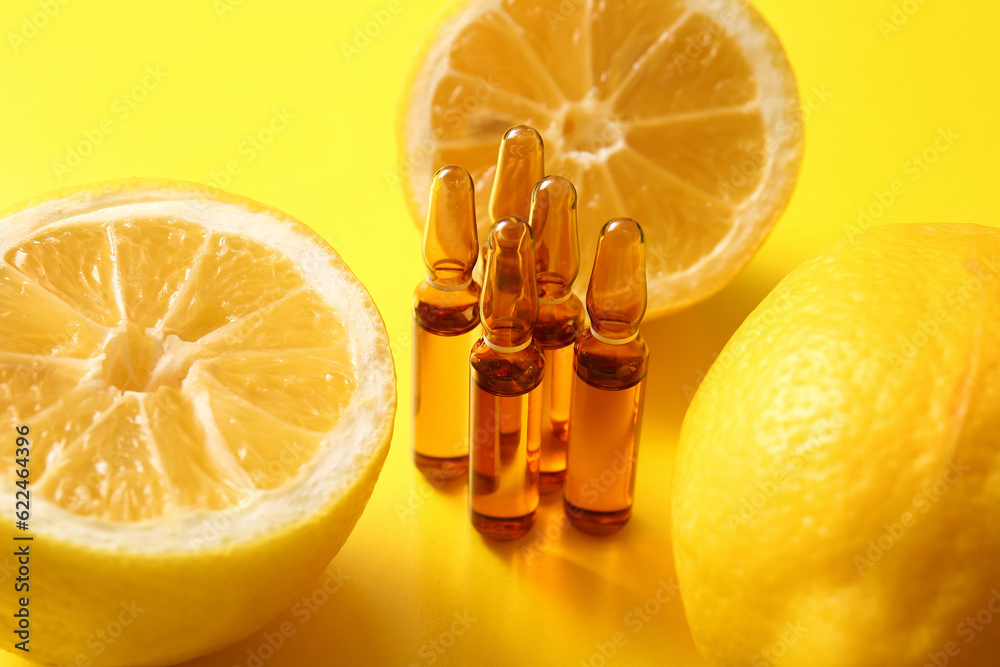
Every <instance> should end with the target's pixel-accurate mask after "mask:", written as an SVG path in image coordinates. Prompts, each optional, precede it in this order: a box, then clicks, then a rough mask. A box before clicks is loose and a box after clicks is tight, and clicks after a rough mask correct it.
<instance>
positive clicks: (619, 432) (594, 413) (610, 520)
mask: <svg viewBox="0 0 1000 667" xmlns="http://www.w3.org/2000/svg"><path fill="white" fill-rule="evenodd" d="M577 347H578V349H579V350H580V351H579V353H578V354H577V360H576V364H575V368H574V371H575V373H574V376H575V378H574V386H573V392H574V396H573V406H572V412H571V414H570V420H571V421H572V424H573V427H572V429H573V442H572V447H570V450H569V458H568V461H567V467H568V470H569V475H568V477H567V480H566V486H565V496H564V505H565V508H566V514H567V516H569V518H570V520H571V521H572V523H573V525H575V526H576V527H577V528H580V529H582V530H584V531H586V532H588V533H594V534H607V533H613V532H615V531H617V530H618V529H620V528H621V527H622V526H624V525H625V523H626V522H627V521H628V520H629V517H630V516H631V515H632V501H633V498H632V496H633V493H634V489H635V471H636V459H637V457H638V450H639V434H640V430H641V426H642V406H643V403H644V397H645V391H646V370H647V367H648V358H649V352H648V349H647V348H646V344H645V342H644V341H643V340H642V339H636V340H634V341H633V342H631V343H629V344H628V345H626V346H620V347H618V346H611V345H606V344H604V343H601V342H600V341H598V340H596V339H595V338H594V336H593V334H592V333H591V332H589V331H587V332H584V333H583V334H582V335H581V336H580V339H579V341H578V342H577ZM621 368H626V369H628V372H627V373H626V374H624V375H621V376H618V375H616V370H617V369H621Z"/></svg>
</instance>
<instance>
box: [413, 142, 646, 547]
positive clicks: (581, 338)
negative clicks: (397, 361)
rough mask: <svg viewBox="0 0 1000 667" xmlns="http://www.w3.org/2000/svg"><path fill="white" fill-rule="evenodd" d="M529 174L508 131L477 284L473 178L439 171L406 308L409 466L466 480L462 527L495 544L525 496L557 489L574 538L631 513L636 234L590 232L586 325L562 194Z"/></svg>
mask: <svg viewBox="0 0 1000 667" xmlns="http://www.w3.org/2000/svg"><path fill="white" fill-rule="evenodd" d="M543 176H544V153H543V146H542V140H541V137H540V136H539V135H538V133H537V132H536V131H535V130H534V129H532V128H530V127H527V126H524V125H520V126H517V127H514V128H511V129H510V130H508V131H507V133H506V134H505V135H504V137H503V139H502V141H501V143H500V153H499V157H498V160H497V169H496V175H495V178H494V183H493V191H492V193H491V196H490V203H489V214H490V219H491V220H492V221H494V223H493V226H492V227H491V228H490V231H489V239H488V243H487V246H486V253H485V268H484V270H483V274H482V287H481V288H480V285H479V284H478V283H477V282H476V280H475V279H474V277H473V271H474V269H475V265H476V262H477V259H478V258H479V239H478V234H477V229H476V212H475V211H476V206H475V189H474V184H473V181H472V178H471V177H470V176H469V174H468V172H466V171H465V170H464V169H462V168H461V167H457V166H446V167H443V168H442V169H440V170H439V171H438V172H437V174H436V175H435V176H434V179H433V181H432V183H431V188H430V198H429V204H428V210H427V225H426V227H425V229H424V241H423V257H424V264H425V265H426V269H427V279H426V280H425V281H424V282H422V283H421V284H420V285H419V286H418V287H417V289H416V291H415V293H414V300H413V301H414V320H415V325H414V332H415V335H414V368H413V373H414V375H413V377H414V397H413V401H414V407H413V456H414V460H415V462H416V465H417V467H418V468H420V469H421V470H422V471H423V472H424V473H425V474H428V475H429V476H431V477H432V478H434V477H436V478H437V479H454V478H458V477H460V476H463V475H465V474H468V475H469V513H470V516H471V519H472V524H473V525H474V526H475V528H476V529H477V530H478V531H479V532H480V533H482V534H483V535H484V536H486V537H488V538H490V539H496V540H510V539H516V538H518V537H520V536H522V535H524V534H525V533H527V532H528V531H529V530H531V527H532V526H533V525H534V522H535V514H536V511H537V509H538V502H539V494H540V493H548V492H554V491H558V490H559V489H560V488H561V487H565V488H564V495H563V507H564V509H565V512H566V515H567V517H568V518H569V520H570V521H571V522H572V524H573V525H574V526H576V527H577V528H579V529H581V530H584V531H586V532H589V533H596V534H606V533H612V532H614V531H616V530H618V529H619V528H621V527H622V526H623V525H625V523H626V522H627V521H628V519H629V517H630V516H631V513H632V496H633V491H634V487H635V467H636V455H637V449H638V444H639V427H640V424H641V421H642V406H643V397H644V394H645V376H646V369H647V366H648V361H649V351H648V348H647V347H646V343H645V341H644V340H643V339H642V337H641V336H639V322H640V320H641V319H642V316H643V313H644V312H645V309H646V273H645V256H644V245H643V236H642V230H641V229H640V227H639V225H638V224H636V222H635V221H634V220H631V219H629V218H616V219H614V220H611V221H610V222H608V223H607V224H606V225H604V228H603V229H602V230H601V234H600V238H599V240H598V243H597V255H596V258H595V260H594V267H593V271H592V273H591V277H590V285H589V289H588V291H587V314H588V315H589V320H590V326H589V328H587V326H586V322H585V318H584V312H583V310H584V309H583V304H582V303H581V302H580V299H579V298H578V297H577V296H575V295H574V294H573V281H574V280H575V279H576V276H577V273H578V271H579V265H580V252H579V241H578V238H577V220H576V190H575V188H574V187H573V184H572V183H570V182H569V181H568V180H566V179H565V178H562V177H560V176H544V177H543ZM480 325H482V326H481V328H480Z"/></svg>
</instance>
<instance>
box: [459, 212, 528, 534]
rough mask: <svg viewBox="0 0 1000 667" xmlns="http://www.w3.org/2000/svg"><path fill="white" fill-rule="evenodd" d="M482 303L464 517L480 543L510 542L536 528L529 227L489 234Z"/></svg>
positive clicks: (518, 224) (507, 226)
mask: <svg viewBox="0 0 1000 667" xmlns="http://www.w3.org/2000/svg"><path fill="white" fill-rule="evenodd" d="M487 250H488V252H487V260H486V270H485V278H484V280H483V291H482V297H481V299H480V313H481V315H482V323H483V336H482V338H480V339H479V340H478V341H477V342H476V344H475V345H474V346H473V348H472V355H471V358H470V361H469V363H470V366H471V368H472V378H471V382H470V394H471V398H470V414H469V441H470V458H471V462H470V466H469V514H470V517H471V519H472V525H473V526H475V527H476V530H478V531H479V532H480V533H482V534H483V535H484V536H485V537H488V538H490V539H494V540H513V539H516V538H518V537H521V536H522V535H524V534H525V533H527V532H528V531H529V530H531V527H532V525H534V523H535V513H536V511H537V509H538V454H539V444H540V437H541V411H542V401H541V399H542V393H541V382H542V375H543V371H544V365H545V361H544V356H543V354H542V351H541V349H539V347H538V345H537V344H536V343H535V342H534V340H533V339H532V328H533V327H534V325H535V321H536V319H537V317H538V291H537V287H536V285H535V257H534V255H535V253H534V247H533V240H532V238H531V228H530V227H528V224H527V223H526V222H524V221H523V220H520V219H518V218H502V219H500V220H498V221H497V222H496V223H495V224H494V225H493V227H492V228H491V229H490V233H489V240H488V243H487Z"/></svg>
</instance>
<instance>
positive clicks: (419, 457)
mask: <svg viewBox="0 0 1000 667" xmlns="http://www.w3.org/2000/svg"><path fill="white" fill-rule="evenodd" d="M478 254H479V237H478V233H477V231H476V205H475V190H474V185H473V182H472V177H471V176H469V173H468V172H467V171H465V170H464V169H462V168H461V167H456V166H447V167H442V168H441V169H440V170H439V171H438V172H437V174H435V175H434V179H433V180H432V181H431V191H430V199H429V205H428V208H427V224H426V226H425V227H424V240H423V258H424V266H425V268H426V271H427V277H426V279H425V280H424V281H423V282H421V283H420V285H418V286H417V288H416V290H415V291H414V293H413V316H414V317H413V321H414V325H413V438H412V439H413V459H414V463H416V465H417V468H419V469H420V470H421V471H422V472H423V473H424V474H426V475H428V476H429V477H431V478H432V479H456V478H459V477H462V476H463V475H465V474H467V470H468V465H469V423H468V414H469V349H470V348H471V347H472V344H473V343H474V342H475V341H476V339H477V338H478V337H479V295H480V289H479V285H478V284H477V283H476V282H475V281H474V280H473V278H472V271H473V268H474V267H475V264H476V258H477V257H478Z"/></svg>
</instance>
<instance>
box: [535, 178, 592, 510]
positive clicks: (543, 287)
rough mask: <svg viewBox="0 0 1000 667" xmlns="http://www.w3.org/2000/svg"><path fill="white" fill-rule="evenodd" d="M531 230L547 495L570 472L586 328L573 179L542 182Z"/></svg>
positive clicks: (541, 482)
mask: <svg viewBox="0 0 1000 667" xmlns="http://www.w3.org/2000/svg"><path fill="white" fill-rule="evenodd" d="M531 231H532V233H533V235H534V238H535V271H536V278H537V281H538V322H537V323H536V324H535V330H534V338H535V341H536V342H537V343H538V346H539V347H540V348H542V351H543V352H544V353H545V377H544V378H543V379H542V443H541V456H540V462H539V486H540V490H541V492H542V493H551V492H553V491H558V490H559V489H560V488H562V484H563V480H564V478H565V476H566V441H567V435H568V434H567V424H568V422H569V408H570V394H571V391H572V387H573V344H574V343H575V342H576V338H577V336H579V335H580V333H581V332H582V331H583V329H584V316H583V303H582V302H581V301H580V298H579V297H578V296H576V295H575V294H573V281H574V280H575V279H576V275H577V273H578V272H579V271H580V242H579V239H578V235H577V224H576V188H574V187H573V184H572V183H570V182H569V181H568V180H566V179H565V178H563V177H561V176H546V177H545V178H543V179H542V180H541V181H539V182H538V184H537V185H536V186H535V191H534V193H533V194H532V197H531Z"/></svg>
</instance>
